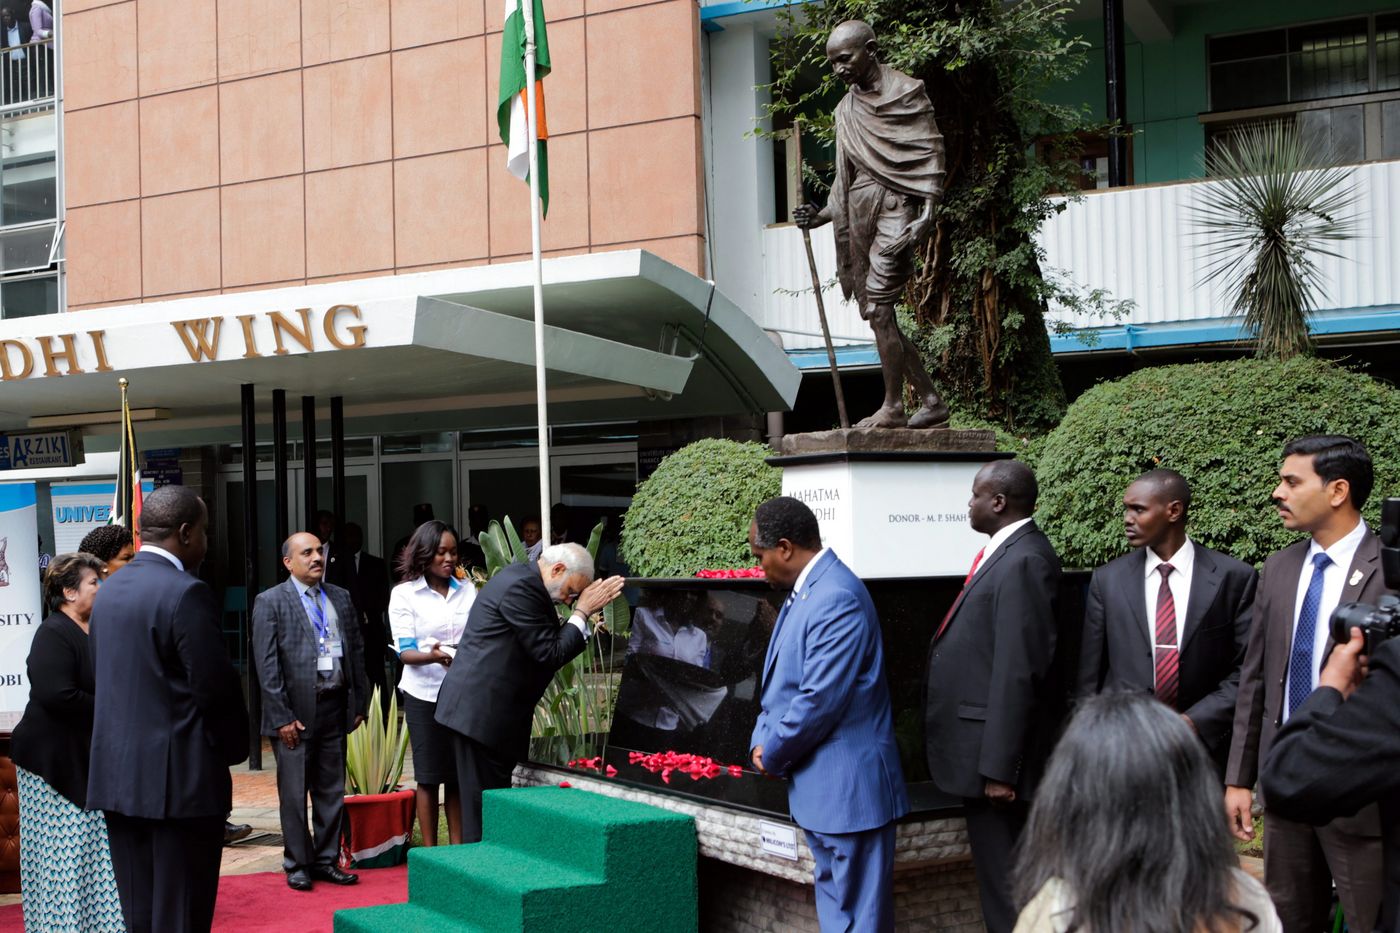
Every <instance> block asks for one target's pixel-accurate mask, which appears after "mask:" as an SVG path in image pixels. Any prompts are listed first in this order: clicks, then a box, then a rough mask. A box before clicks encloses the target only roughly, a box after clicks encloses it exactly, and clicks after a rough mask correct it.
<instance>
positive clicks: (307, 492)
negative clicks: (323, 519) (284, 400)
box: [301, 395, 318, 534]
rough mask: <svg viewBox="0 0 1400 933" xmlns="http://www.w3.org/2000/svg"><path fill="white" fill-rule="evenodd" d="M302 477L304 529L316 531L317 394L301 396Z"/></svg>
mask: <svg viewBox="0 0 1400 933" xmlns="http://www.w3.org/2000/svg"><path fill="white" fill-rule="evenodd" d="M301 477H302V494H301V497H302V505H303V506H305V508H304V510H303V514H304V516H305V518H306V524H305V526H303V530H304V531H309V532H311V533H313V534H314V533H315V532H316V512H317V511H318V509H317V506H316V396H314V395H303V396H302V397H301Z"/></svg>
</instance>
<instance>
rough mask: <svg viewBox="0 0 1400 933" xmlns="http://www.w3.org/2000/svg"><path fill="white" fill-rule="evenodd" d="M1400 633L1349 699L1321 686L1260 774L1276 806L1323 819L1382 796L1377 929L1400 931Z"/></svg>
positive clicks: (1294, 815) (1283, 732)
mask: <svg viewBox="0 0 1400 933" xmlns="http://www.w3.org/2000/svg"><path fill="white" fill-rule="evenodd" d="M1397 762H1400V639H1396V638H1392V639H1390V640H1389V641H1387V642H1385V643H1384V644H1382V645H1381V646H1380V647H1379V648H1377V649H1376V652H1375V654H1374V655H1373V656H1372V657H1371V672H1370V674H1368V675H1367V676H1366V679H1365V680H1364V681H1363V682H1362V683H1361V686H1359V687H1357V688H1356V692H1355V693H1353V694H1352V695H1351V699H1349V700H1347V701H1346V702H1345V703H1344V702H1343V701H1342V695H1341V694H1340V693H1338V692H1337V691H1336V690H1332V689H1330V688H1327V687H1320V688H1318V689H1317V690H1315V691H1313V694H1312V696H1310V697H1308V699H1307V700H1306V701H1305V702H1304V703H1303V705H1302V706H1300V707H1298V709H1297V710H1296V711H1295V712H1294V714H1293V716H1292V717H1291V718H1290V719H1289V720H1288V722H1287V723H1286V724H1285V725H1284V727H1283V728H1282V729H1280V730H1279V733H1278V736H1277V737H1276V738H1275V740H1274V747H1273V750H1272V751H1270V752H1269V755H1268V758H1267V759H1266V760H1265V762H1264V771H1263V774H1262V775H1261V776H1260V782H1261V784H1262V785H1263V789H1264V794H1265V795H1266V796H1267V797H1268V799H1269V809H1270V810H1272V811H1274V812H1277V813H1279V814H1280V815H1282V816H1283V817H1285V818H1286V819H1290V820H1298V821H1300V822H1305V823H1314V824H1321V823H1324V822H1327V821H1329V820H1332V819H1334V818H1336V817H1339V816H1348V815H1350V814H1353V813H1356V812H1357V811H1358V810H1361V809H1362V807H1365V806H1366V805H1368V804H1370V803H1372V802H1373V801H1375V802H1378V803H1379V813H1380V824H1381V827H1382V830H1381V832H1382V835H1383V836H1384V841H1383V851H1384V853H1385V857H1384V862H1385V900H1384V902H1383V903H1382V905H1381V919H1380V923H1379V924H1378V925H1377V926H1376V929H1377V930H1385V931H1388V933H1389V931H1394V930H1400V766H1398V765H1397Z"/></svg>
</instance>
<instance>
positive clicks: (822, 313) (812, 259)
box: [802, 227, 851, 429]
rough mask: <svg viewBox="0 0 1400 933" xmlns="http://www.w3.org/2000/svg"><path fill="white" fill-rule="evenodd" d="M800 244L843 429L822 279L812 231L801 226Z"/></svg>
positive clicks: (843, 403) (842, 406)
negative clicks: (810, 274)
mask: <svg viewBox="0 0 1400 933" xmlns="http://www.w3.org/2000/svg"><path fill="white" fill-rule="evenodd" d="M802 245H803V246H805V247H807V268H808V269H810V270H811V272H812V292H813V294H815V295H816V298H817V317H819V318H821V322H822V337H823V339H825V340H826V361H827V362H828V363H830V364H831V384H832V386H833V387H834V388H835V389H836V414H837V416H838V417H840V419H841V427H842V428H843V429H845V428H849V427H850V426H851V419H850V417H848V416H847V414H846V393H844V392H842V391H841V373H840V371H839V370H838V369H837V368H836V348H835V347H833V346H832V345H831V328H830V327H828V326H827V324H826V302H825V301H823V300H822V280H821V276H819V275H817V257H816V256H814V255H813V254H812V231H810V230H808V229H807V228H806V227H803V228H802Z"/></svg>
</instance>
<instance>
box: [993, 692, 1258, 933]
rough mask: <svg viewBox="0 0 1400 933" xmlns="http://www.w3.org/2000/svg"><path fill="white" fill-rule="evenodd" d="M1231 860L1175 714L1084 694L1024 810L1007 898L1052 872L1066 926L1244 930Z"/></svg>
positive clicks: (1211, 782)
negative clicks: (1060, 889)
mask: <svg viewBox="0 0 1400 933" xmlns="http://www.w3.org/2000/svg"><path fill="white" fill-rule="evenodd" d="M1085 775H1092V776H1093V777H1092V780H1087V779H1086V778H1085ZM1238 869H1239V859H1238V858H1237V856H1236V855H1235V850H1234V846H1233V845H1232V844H1231V841H1230V835H1229V832H1228V830H1227V829H1226V826H1225V821H1224V820H1223V819H1221V816H1220V783H1219V781H1218V780H1217V779H1216V777H1215V772H1214V768H1213V766H1212V765H1211V762H1210V759H1209V758H1208V757H1207V756H1206V752H1205V749H1204V747H1203V746H1202V745H1201V741H1200V739H1198V738H1197V737H1196V736H1195V735H1194V734H1193V733H1192V732H1191V729H1190V727H1189V726H1187V725H1186V724H1185V723H1184V722H1182V720H1181V716H1180V715H1178V714H1177V713H1175V712H1173V711H1172V710H1171V709H1170V708H1168V707H1167V706H1165V705H1163V704H1162V703H1160V702H1159V701H1157V700H1155V699H1153V698H1152V697H1149V696H1147V695H1145V694H1128V693H1107V694H1102V695H1100V696H1097V697H1092V698H1090V699H1088V700H1085V701H1083V702H1082V703H1081V704H1080V706H1079V709H1078V710H1077V711H1076V713H1075V715H1074V718H1073V719H1071V720H1070V724H1069V728H1068V729H1066V730H1065V734H1064V737H1063V738H1061V739H1060V743H1059V745H1057V746H1056V748H1055V753H1054V755H1052V756H1051V758H1050V764H1049V768H1048V769H1047V771H1046V774H1045V778H1044V780H1043V781H1042V782H1041V784H1040V787H1039V789H1038V790H1037V792H1036V798H1035V803H1034V805H1033V806H1032V807H1031V814H1030V821H1029V823H1028V824H1027V826H1026V831H1025V834H1024V835H1023V837H1022V841H1021V847H1020V850H1019V852H1018V854H1017V858H1016V867H1015V874H1014V883H1015V893H1016V899H1017V903H1019V904H1025V903H1027V902H1028V901H1030V900H1031V898H1033V897H1034V896H1035V895H1036V894H1037V893H1038V892H1039V891H1040V889H1041V887H1042V886H1044V884H1045V883H1046V882H1047V881H1050V880H1052V879H1055V880H1058V881H1059V882H1060V883H1062V884H1064V886H1065V888H1066V891H1065V893H1066V896H1067V900H1068V904H1067V906H1068V907H1070V908H1071V909H1072V911H1073V913H1072V916H1071V922H1070V924H1069V927H1068V929H1069V930H1071V931H1076V930H1077V931H1095V933H1097V931H1108V930H1133V931H1135V933H1181V931H1183V930H1190V931H1203V933H1204V931H1211V933H1214V931H1225V930H1231V931H1233V930H1237V929H1241V928H1242V929H1245V930H1250V929H1253V928H1255V927H1257V926H1258V922H1259V921H1258V918H1257V917H1255V916H1254V915H1253V914H1252V913H1250V912H1249V911H1247V910H1244V909H1243V908H1240V907H1238V906H1236V905H1235V904H1234V903H1233V901H1234V899H1235V897H1236V893H1237V892H1236V882H1235V878H1234V876H1233V875H1234V871H1236V870H1238ZM1241 920H1244V921H1245V922H1244V923H1243V924H1241Z"/></svg>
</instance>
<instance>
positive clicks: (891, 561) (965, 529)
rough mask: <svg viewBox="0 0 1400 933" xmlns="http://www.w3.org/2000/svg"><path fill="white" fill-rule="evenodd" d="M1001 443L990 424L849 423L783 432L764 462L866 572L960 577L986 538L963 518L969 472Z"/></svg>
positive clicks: (826, 537)
mask: <svg viewBox="0 0 1400 933" xmlns="http://www.w3.org/2000/svg"><path fill="white" fill-rule="evenodd" d="M1010 456H1011V454H1007V453H997V452H996V438H995V435H993V434H992V432H991V431H953V430H934V431H913V430H908V429H901V430H879V429H864V428H849V429H845V430H837V431H821V432H817V433H812V434H789V435H786V436H785V437H783V439H782V445H781V448H780V450H779V453H778V455H777V456H774V457H770V458H769V460H768V462H769V463H771V464H773V465H774V466H777V467H781V468H782V470H783V494H784V495H787V496H793V497H794V498H797V499H801V500H802V501H803V502H806V503H807V504H808V505H809V506H810V507H811V508H812V511H813V512H815V513H816V515H817V520H818V521H819V522H820V523H821V529H822V543H823V544H825V545H827V546H829V547H831V548H832V549H834V550H835V551H836V553H837V554H838V555H839V556H840V557H841V559H842V560H843V561H845V563H846V564H847V565H848V566H849V567H850V568H851V569H852V570H853V571H855V573H856V574H857V575H858V576H860V577H862V578H864V579H888V578H891V577H931V576H961V575H963V574H965V573H966V572H967V568H968V563H969V561H970V560H971V559H972V555H973V554H976V553H977V549H978V548H980V547H982V546H983V545H984V544H986V537H985V536H984V535H980V534H978V533H977V532H975V531H973V530H972V527H971V526H970V525H969V524H968V521H967V500H968V499H969V498H970V497H971V495H972V478H973V477H974V476H975V475H976V474H977V471H978V470H979V469H981V467H982V465H983V464H985V463H986V462H987V461H989V460H997V459H1004V458H1008V457H1010Z"/></svg>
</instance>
